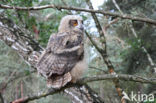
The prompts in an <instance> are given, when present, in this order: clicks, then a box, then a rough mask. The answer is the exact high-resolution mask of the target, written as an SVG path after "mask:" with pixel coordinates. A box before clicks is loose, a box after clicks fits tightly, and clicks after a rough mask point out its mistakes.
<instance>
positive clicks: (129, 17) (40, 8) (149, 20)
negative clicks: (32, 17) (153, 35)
mask: <svg viewBox="0 0 156 103" xmlns="http://www.w3.org/2000/svg"><path fill="white" fill-rule="evenodd" d="M0 8H2V9H15V10H16V9H17V10H42V9H47V8H56V9H58V10H61V9H65V10H75V11H84V12H90V13H99V14H103V15H109V16H114V17H120V18H122V19H130V20H134V21H141V22H146V23H150V24H154V25H156V21H155V20H152V19H149V18H142V17H135V16H132V15H128V14H124V15H121V14H119V13H112V12H108V11H103V10H91V9H85V8H77V7H71V6H58V5H53V4H51V5H44V6H36V7H18V6H9V5H2V4H0Z"/></svg>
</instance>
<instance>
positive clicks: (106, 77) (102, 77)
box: [15, 74, 156, 103]
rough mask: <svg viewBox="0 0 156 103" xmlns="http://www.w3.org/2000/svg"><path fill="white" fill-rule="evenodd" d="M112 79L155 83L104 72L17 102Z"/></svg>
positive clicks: (132, 76) (131, 76)
mask: <svg viewBox="0 0 156 103" xmlns="http://www.w3.org/2000/svg"><path fill="white" fill-rule="evenodd" d="M113 79H120V80H124V81H133V82H140V83H150V84H154V85H155V84H156V78H145V77H141V76H134V75H126V74H119V75H117V74H115V75H114V74H104V75H97V76H92V77H85V78H81V79H79V80H78V81H77V83H75V84H72V83H69V84H67V85H66V86H65V87H63V88H60V89H49V90H47V91H44V92H39V93H37V94H34V95H29V96H27V97H25V98H23V99H22V100H21V99H20V100H21V101H20V102H19V103H27V102H29V101H32V100H35V99H40V98H42V97H46V96H48V95H53V94H55V93H58V92H61V91H63V90H64V89H67V88H70V87H77V86H78V87H79V86H82V85H84V84H86V83H87V82H93V81H100V80H113ZM95 97H96V96H95ZM15 103H16V102H15ZM96 103H97V102H96ZM98 103H101V102H98Z"/></svg>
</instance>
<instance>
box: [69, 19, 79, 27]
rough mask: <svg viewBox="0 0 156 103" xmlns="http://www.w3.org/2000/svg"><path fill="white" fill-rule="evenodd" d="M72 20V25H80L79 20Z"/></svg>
mask: <svg viewBox="0 0 156 103" xmlns="http://www.w3.org/2000/svg"><path fill="white" fill-rule="evenodd" d="M70 22H71V25H72V26H77V25H78V22H77V20H71V21H70Z"/></svg>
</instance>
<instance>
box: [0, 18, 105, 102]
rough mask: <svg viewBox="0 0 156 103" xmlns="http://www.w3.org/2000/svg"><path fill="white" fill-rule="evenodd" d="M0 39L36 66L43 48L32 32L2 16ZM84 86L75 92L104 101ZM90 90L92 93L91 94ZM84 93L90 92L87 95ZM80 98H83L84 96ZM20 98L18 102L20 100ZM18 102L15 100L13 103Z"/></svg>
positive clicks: (28, 62)
mask: <svg viewBox="0 0 156 103" xmlns="http://www.w3.org/2000/svg"><path fill="white" fill-rule="evenodd" d="M0 40H2V41H4V42H5V43H6V44H7V45H8V46H10V47H11V48H12V49H14V50H15V51H16V52H17V53H18V54H19V55H20V56H21V57H22V58H23V59H24V60H25V62H26V63H27V64H29V65H30V66H31V67H33V68H35V65H36V62H37V59H38V57H39V56H40V54H41V52H42V51H43V48H42V47H41V46H40V45H39V44H38V43H37V42H36V41H34V40H33V39H32V37H31V33H30V32H29V31H26V30H25V29H22V28H20V27H18V26H17V25H16V24H14V23H13V22H12V21H11V20H10V19H8V18H5V17H3V16H0ZM84 88H85V89H83V90H82V91H83V94H82V93H80V91H77V90H76V89H75V90H74V89H73V90H74V92H77V93H79V94H81V95H82V96H83V97H85V96H89V97H91V98H92V99H91V102H96V103H102V102H103V101H100V100H101V99H100V97H99V96H98V97H95V95H96V96H97V93H95V92H93V90H92V91H90V90H88V88H86V87H84ZM88 91H89V93H91V94H89V93H88ZM84 93H88V94H87V95H85V94H84ZM80 98H81V99H82V100H83V98H82V97H80ZM85 98H88V97H85ZM97 99H99V102H97ZM18 100H19V101H21V100H23V98H21V99H18ZM18 100H17V102H19V101H18ZM88 101H90V100H88ZM88 101H87V102H88ZM17 102H16V100H15V101H14V102H13V103H17Z"/></svg>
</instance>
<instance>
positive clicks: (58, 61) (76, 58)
mask: <svg viewBox="0 0 156 103" xmlns="http://www.w3.org/2000/svg"><path fill="white" fill-rule="evenodd" d="M86 68H87V65H86V61H85V53H84V28H83V20H82V18H81V17H80V16H76V15H67V16H65V17H63V18H62V20H61V22H60V26H59V30H58V33H57V34H53V35H51V37H50V39H49V41H48V44H47V47H46V49H45V51H44V52H43V53H42V55H41V57H40V59H39V61H38V63H37V70H38V72H39V73H40V74H41V75H43V76H44V77H46V79H47V86H48V87H52V88H61V87H63V86H65V85H66V84H67V83H68V82H76V80H77V79H79V78H80V77H81V76H82V74H83V72H84V70H85V69H86Z"/></svg>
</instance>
